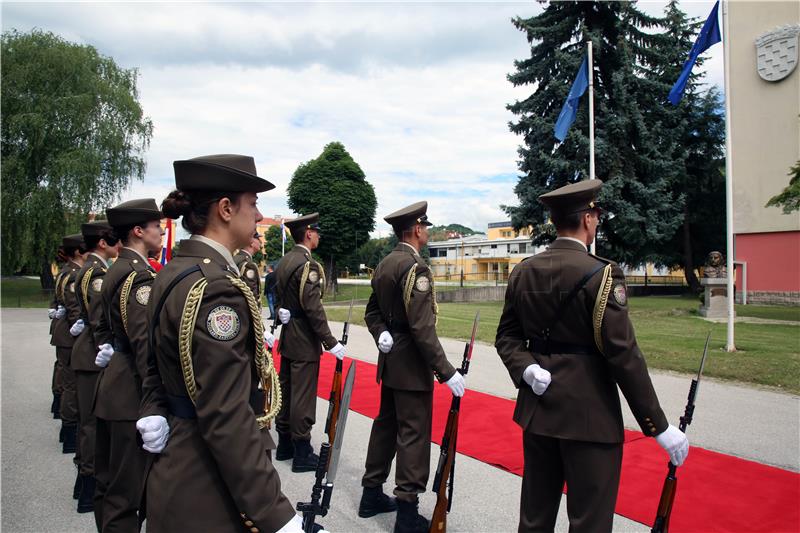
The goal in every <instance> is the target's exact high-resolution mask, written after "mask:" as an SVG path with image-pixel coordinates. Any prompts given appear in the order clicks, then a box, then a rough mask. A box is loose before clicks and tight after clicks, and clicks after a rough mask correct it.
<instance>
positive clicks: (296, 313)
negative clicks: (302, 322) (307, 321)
mask: <svg viewBox="0 0 800 533" xmlns="http://www.w3.org/2000/svg"><path fill="white" fill-rule="evenodd" d="M287 311H289V312H290V313H291V314H292V318H306V312H305V311H303V310H302V309H287Z"/></svg>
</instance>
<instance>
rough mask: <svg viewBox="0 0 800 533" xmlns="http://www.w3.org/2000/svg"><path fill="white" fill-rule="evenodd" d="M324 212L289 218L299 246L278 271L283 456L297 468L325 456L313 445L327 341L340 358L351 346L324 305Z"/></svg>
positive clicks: (305, 467)
mask: <svg viewBox="0 0 800 533" xmlns="http://www.w3.org/2000/svg"><path fill="white" fill-rule="evenodd" d="M318 223H319V213H312V214H310V215H305V216H302V217H298V218H296V219H294V220H290V221H288V222H286V226H287V227H288V228H289V231H290V232H291V234H292V238H293V239H294V242H295V243H296V244H295V246H294V247H293V248H292V249H291V250H289V252H288V253H287V254H286V255H285V256H284V257H283V258H282V259H281V261H280V263H278V268H277V269H276V271H275V278H276V292H277V304H276V305H277V306H278V317H279V318H280V321H281V322H282V323H283V327H282V328H281V341H280V352H281V371H280V381H281V390H282V391H283V401H282V407H281V411H280V414H278V419H277V421H276V427H277V429H278V449H277V450H276V452H275V458H276V459H278V460H279V461H283V460H286V459H292V458H293V461H292V472H309V471H312V470H314V469H316V468H317V460H318V459H319V457H318V456H317V454H315V453H314V449H313V448H312V446H311V428H312V427H313V426H314V422H315V421H316V412H317V380H318V378H319V361H320V357H321V355H322V347H324V348H325V349H326V350H329V351H330V352H331V353H332V354H333V355H334V356H336V357H338V358H339V359H342V358H344V354H345V347H344V346H343V345H342V344H341V343H340V342H339V341H337V340H336V338H335V337H334V336H333V335H332V334H331V330H330V328H329V327H328V318H327V316H326V315H325V309H323V307H322V292H323V291H324V290H325V272H324V270H323V269H322V265H320V264H319V263H317V262H316V261H314V259H312V257H311V251H312V250H314V249H315V248H316V247H317V246H318V245H319V224H318Z"/></svg>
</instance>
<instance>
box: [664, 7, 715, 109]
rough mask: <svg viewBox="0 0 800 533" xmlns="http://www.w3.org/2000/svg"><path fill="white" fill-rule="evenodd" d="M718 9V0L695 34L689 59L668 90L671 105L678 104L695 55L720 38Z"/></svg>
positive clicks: (695, 58)
mask: <svg viewBox="0 0 800 533" xmlns="http://www.w3.org/2000/svg"><path fill="white" fill-rule="evenodd" d="M718 11H719V0H717V3H716V4H714V8H713V9H712V10H711V14H710V15H709V16H708V18H707V19H706V22H705V24H703V29H701V30H700V35H698V36H697V40H696V41H695V42H694V46H692V51H691V52H689V59H687V60H686V63H684V64H683V70H682V71H681V75H680V76H678V81H676V82H675V85H673V86H672V90H671V91H670V92H669V97H668V99H669V101H670V103H671V104H672V105H678V102H680V101H681V98H682V97H683V91H684V90H686V82H688V81H689V74H691V73H692V67H693V66H694V62H695V61H696V60H697V56H699V55H700V54H702V53H703V52H705V51H706V50H708V49H709V48H711V46H713V45H715V44H717V43H718V42H720V41H721V40H722V37H721V36H720V32H719V17H718V16H717V12H718Z"/></svg>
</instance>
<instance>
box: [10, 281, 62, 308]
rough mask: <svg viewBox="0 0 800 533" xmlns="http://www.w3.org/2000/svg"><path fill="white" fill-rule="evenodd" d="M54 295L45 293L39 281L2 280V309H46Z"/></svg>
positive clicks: (48, 292)
mask: <svg viewBox="0 0 800 533" xmlns="http://www.w3.org/2000/svg"><path fill="white" fill-rule="evenodd" d="M52 297H53V295H52V292H50V291H43V290H42V284H41V283H40V282H39V280H38V279H28V278H3V279H2V280H0V306H1V307H44V308H47V306H49V305H50V300H51V299H52Z"/></svg>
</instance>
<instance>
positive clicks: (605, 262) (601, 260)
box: [589, 252, 614, 265]
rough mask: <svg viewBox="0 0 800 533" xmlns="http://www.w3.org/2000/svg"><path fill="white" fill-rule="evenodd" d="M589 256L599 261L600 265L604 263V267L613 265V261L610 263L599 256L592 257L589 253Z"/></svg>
mask: <svg viewBox="0 0 800 533" xmlns="http://www.w3.org/2000/svg"><path fill="white" fill-rule="evenodd" d="M589 256H590V257H594V258H595V259H597V260H598V261H600V262H601V263H604V264H606V265H612V264H614V261H612V260H611V259H606V258H605V257H600V256H599V255H594V254H593V253H591V252H590V253H589Z"/></svg>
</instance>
